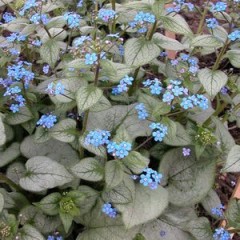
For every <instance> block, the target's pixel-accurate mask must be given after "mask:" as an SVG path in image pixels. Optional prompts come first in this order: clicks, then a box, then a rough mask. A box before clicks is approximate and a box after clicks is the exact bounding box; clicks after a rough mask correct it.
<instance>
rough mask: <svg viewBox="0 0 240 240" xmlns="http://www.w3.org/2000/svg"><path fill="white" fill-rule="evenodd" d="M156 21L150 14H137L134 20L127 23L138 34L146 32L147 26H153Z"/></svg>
mask: <svg viewBox="0 0 240 240" xmlns="http://www.w3.org/2000/svg"><path fill="white" fill-rule="evenodd" d="M155 21H156V18H155V16H154V15H153V14H151V13H146V12H142V11H141V12H138V13H137V14H136V16H135V17H134V20H133V21H132V22H130V23H129V26H130V27H131V28H137V29H138V32H139V33H145V32H147V29H148V25H149V24H153V23H154V22H155Z"/></svg>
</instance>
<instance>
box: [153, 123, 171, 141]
mask: <svg viewBox="0 0 240 240" xmlns="http://www.w3.org/2000/svg"><path fill="white" fill-rule="evenodd" d="M149 127H150V128H151V129H152V130H153V131H152V136H153V138H154V140H155V141H156V142H162V141H163V138H164V137H165V136H166V135H167V133H168V127H167V126H165V125H163V124H161V123H151V124H150V125H149Z"/></svg>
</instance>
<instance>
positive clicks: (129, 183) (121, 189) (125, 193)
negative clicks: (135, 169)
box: [102, 173, 135, 204]
mask: <svg viewBox="0 0 240 240" xmlns="http://www.w3.org/2000/svg"><path fill="white" fill-rule="evenodd" d="M134 195H135V185H134V181H133V180H132V179H131V178H130V177H129V175H128V174H125V173H124V175H123V181H122V182H121V183H120V184H118V185H117V186H116V187H115V188H113V189H106V190H105V191H104V192H103V194H102V198H103V200H105V201H106V202H107V201H110V202H112V203H114V204H117V203H118V204H127V203H131V202H133V198H134Z"/></svg>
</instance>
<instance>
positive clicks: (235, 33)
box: [228, 30, 240, 41]
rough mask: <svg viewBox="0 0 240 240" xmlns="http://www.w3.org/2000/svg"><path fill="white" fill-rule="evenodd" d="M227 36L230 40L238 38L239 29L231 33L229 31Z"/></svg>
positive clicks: (239, 37) (239, 34)
mask: <svg viewBox="0 0 240 240" xmlns="http://www.w3.org/2000/svg"><path fill="white" fill-rule="evenodd" d="M228 38H229V39H230V40H231V41H235V40H237V39H240V30H235V31H233V32H232V33H230V34H229V35H228Z"/></svg>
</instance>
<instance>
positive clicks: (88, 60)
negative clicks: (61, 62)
mask: <svg viewBox="0 0 240 240" xmlns="http://www.w3.org/2000/svg"><path fill="white" fill-rule="evenodd" d="M97 59H98V57H97V54H96V53H87V54H86V55H85V64H87V65H92V64H95V63H96V62H97Z"/></svg>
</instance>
